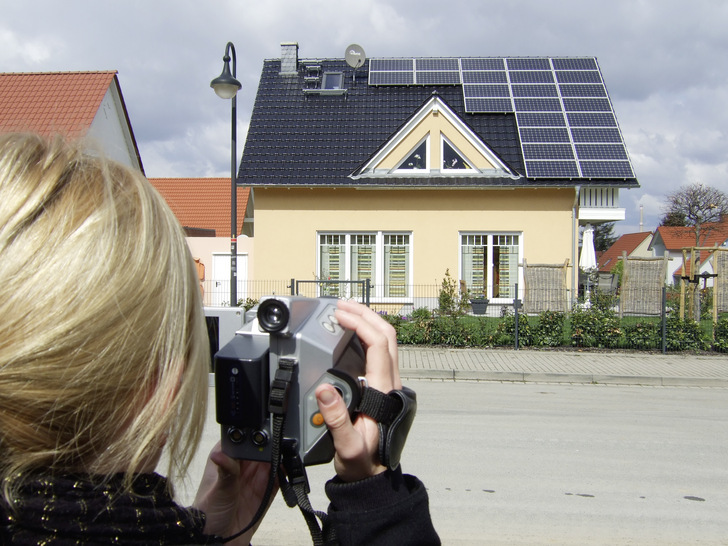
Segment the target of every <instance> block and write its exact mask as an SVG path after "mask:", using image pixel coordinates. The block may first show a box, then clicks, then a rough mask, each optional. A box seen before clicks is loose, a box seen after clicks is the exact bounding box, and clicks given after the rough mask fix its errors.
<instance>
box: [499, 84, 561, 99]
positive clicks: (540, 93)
mask: <svg viewBox="0 0 728 546" xmlns="http://www.w3.org/2000/svg"><path fill="white" fill-rule="evenodd" d="M511 89H512V90H513V96H514V97H558V96H559V94H558V92H557V91H556V86H555V85H523V84H520V85H512V86H511Z"/></svg>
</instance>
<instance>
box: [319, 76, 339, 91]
mask: <svg viewBox="0 0 728 546" xmlns="http://www.w3.org/2000/svg"><path fill="white" fill-rule="evenodd" d="M330 80H331V83H332V84H333V83H334V82H336V85H333V86H330V85H331V84H329V81H330ZM343 88H344V73H343V72H324V75H323V76H322V78H321V89H324V90H333V89H343Z"/></svg>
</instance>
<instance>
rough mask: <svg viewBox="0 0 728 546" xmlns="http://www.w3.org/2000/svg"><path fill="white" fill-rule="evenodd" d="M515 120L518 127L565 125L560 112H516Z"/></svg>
mask: <svg viewBox="0 0 728 546" xmlns="http://www.w3.org/2000/svg"><path fill="white" fill-rule="evenodd" d="M516 121H517V123H518V126H519V127H566V120H565V119H564V114H562V113H560V112H559V113H558V114H555V113H550V112H539V113H536V114H531V113H528V112H518V113H517V114H516Z"/></svg>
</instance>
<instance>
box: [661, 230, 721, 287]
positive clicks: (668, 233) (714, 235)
mask: <svg viewBox="0 0 728 546" xmlns="http://www.w3.org/2000/svg"><path fill="white" fill-rule="evenodd" d="M702 231H703V235H702V236H701V239H702V241H701V243H700V247H698V248H701V249H703V250H700V251H698V252H697V253H696V254H695V257H694V259H697V262H698V263H697V268H696V271H697V273H698V274H703V273H708V274H713V273H715V271H714V264H713V255H712V253H711V252H710V251H709V250H706V249H708V248H713V247H726V246H728V222H725V221H724V222H716V223H713V222H711V223H707V224H705V225H704V226H703V229H702ZM692 247H695V231H694V230H693V228H689V227H682V226H660V227H658V228H657V229H656V230H655V235H654V237H653V238H652V241H651V242H650V249H651V250H652V252H653V253H654V255H655V256H667V258H668V260H667V264H668V265H667V277H666V279H665V283H666V284H676V285H677V284H680V277H681V276H688V275H690V274H691V270H692V266H691V264H690V259H689V256H690V249H691V248H692ZM683 251H685V252H687V257H688V259H687V260H685V267H683V261H684V260H683ZM706 283H707V286H712V285H713V280H712V279H710V278H709V279H707V281H706Z"/></svg>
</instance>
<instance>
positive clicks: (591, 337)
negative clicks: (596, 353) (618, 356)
mask: <svg viewBox="0 0 728 546" xmlns="http://www.w3.org/2000/svg"><path fill="white" fill-rule="evenodd" d="M621 337H622V330H621V328H620V326H619V318H617V315H616V314H615V313H614V311H612V310H603V309H599V308H588V309H582V308H578V307H577V308H575V309H574V310H573V311H572V313H571V344H572V345H575V346H577V347H605V348H607V347H615V346H617V344H618V343H619V340H620V338H621Z"/></svg>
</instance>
